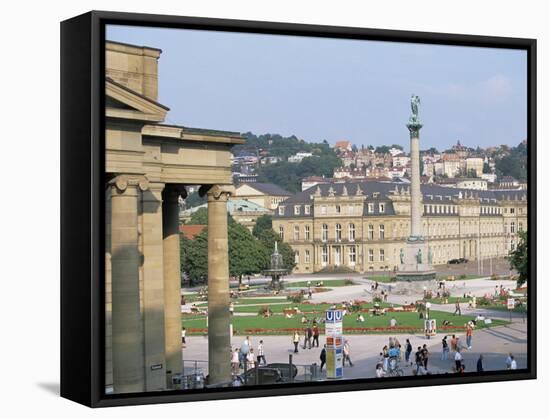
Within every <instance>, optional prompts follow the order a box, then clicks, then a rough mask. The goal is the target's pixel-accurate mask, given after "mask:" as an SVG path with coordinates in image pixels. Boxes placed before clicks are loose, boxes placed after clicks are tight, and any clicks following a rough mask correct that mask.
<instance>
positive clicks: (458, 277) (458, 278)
mask: <svg viewBox="0 0 550 419" xmlns="http://www.w3.org/2000/svg"><path fill="white" fill-rule="evenodd" d="M449 276H454V277H455V280H454V281H449V280H447V277H449ZM488 276H489V275H484V276H479V275H474V274H467V275H465V276H464V277H462V274H458V275H455V274H443V273H437V274H436V278H437V279H438V280H439V281H442V280H443V279H444V280H445V281H447V282H451V283H452V282H456V281H467V280H468V279H478V278H485V277H488Z"/></svg>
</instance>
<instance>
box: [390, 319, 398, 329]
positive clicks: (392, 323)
mask: <svg viewBox="0 0 550 419" xmlns="http://www.w3.org/2000/svg"><path fill="white" fill-rule="evenodd" d="M395 326H397V320H395V317H392V318H391V320H390V327H391V328H394V327H395Z"/></svg>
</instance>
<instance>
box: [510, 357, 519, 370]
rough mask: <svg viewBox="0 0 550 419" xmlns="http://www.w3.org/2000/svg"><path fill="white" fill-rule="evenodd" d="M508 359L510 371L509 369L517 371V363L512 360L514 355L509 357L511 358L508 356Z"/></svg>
mask: <svg viewBox="0 0 550 419" xmlns="http://www.w3.org/2000/svg"><path fill="white" fill-rule="evenodd" d="M510 359H511V361H510V369H511V370H517V369H518V364H517V362H516V359H515V358H514V355H511V356H510Z"/></svg>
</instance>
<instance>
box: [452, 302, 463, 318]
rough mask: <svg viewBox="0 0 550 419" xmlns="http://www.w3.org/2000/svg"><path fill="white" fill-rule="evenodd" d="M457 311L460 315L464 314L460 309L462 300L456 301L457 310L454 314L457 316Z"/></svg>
mask: <svg viewBox="0 0 550 419" xmlns="http://www.w3.org/2000/svg"><path fill="white" fill-rule="evenodd" d="M456 313H458V315H459V316H462V311H461V310H460V302H459V301H458V300H456V303H455V312H454V313H453V316H456Z"/></svg>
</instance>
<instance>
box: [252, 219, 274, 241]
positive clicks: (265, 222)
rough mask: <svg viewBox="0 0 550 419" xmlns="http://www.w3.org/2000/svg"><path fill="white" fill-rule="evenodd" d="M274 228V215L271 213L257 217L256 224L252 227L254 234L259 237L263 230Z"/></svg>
mask: <svg viewBox="0 0 550 419" xmlns="http://www.w3.org/2000/svg"><path fill="white" fill-rule="evenodd" d="M272 228H273V217H271V215H267V214H265V215H261V216H259V217H258V218H257V219H256V224H254V228H253V229H252V235H254V237H258V235H259V234H260V233H261V232H262V231H263V230H271V229H272Z"/></svg>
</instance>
